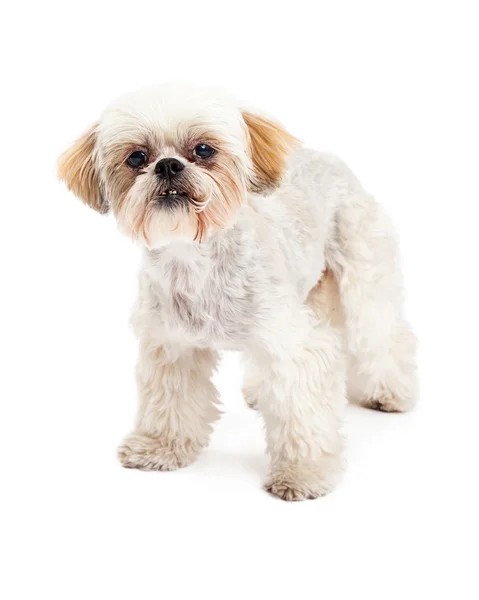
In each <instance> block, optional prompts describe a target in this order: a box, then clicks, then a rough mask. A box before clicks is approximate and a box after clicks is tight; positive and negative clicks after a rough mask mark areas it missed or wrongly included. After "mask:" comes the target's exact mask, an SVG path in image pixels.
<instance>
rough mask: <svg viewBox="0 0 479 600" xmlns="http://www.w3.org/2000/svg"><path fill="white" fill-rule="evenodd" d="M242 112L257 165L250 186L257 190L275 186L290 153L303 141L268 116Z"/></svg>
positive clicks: (254, 164)
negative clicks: (267, 117)
mask: <svg viewBox="0 0 479 600" xmlns="http://www.w3.org/2000/svg"><path fill="white" fill-rule="evenodd" d="M242 115H243V119H244V122H245V123H246V126H247V128H248V133H249V145H250V155H251V159H252V161H253V167H254V173H253V177H252V181H251V187H252V189H253V190H254V191H256V192H262V191H265V190H268V189H273V188H275V187H276V186H277V185H278V184H279V182H280V181H281V178H282V177H283V173H284V170H285V167H286V159H287V157H288V155H289V154H291V152H292V151H293V150H294V149H295V148H297V147H298V146H299V145H300V141H299V140H297V139H296V138H295V137H293V136H292V135H291V134H289V133H288V132H287V131H286V130H285V129H284V128H283V127H282V126H281V125H278V124H277V123H274V122H273V121H270V120H269V119H266V118H264V117H260V116H258V115H254V114H252V113H249V112H243V113H242Z"/></svg>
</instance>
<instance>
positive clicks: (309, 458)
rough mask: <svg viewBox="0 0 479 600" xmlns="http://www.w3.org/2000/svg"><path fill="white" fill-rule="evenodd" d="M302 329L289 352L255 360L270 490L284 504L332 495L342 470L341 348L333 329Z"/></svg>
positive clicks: (343, 401) (291, 344)
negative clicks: (264, 427) (268, 463)
mask: <svg viewBox="0 0 479 600" xmlns="http://www.w3.org/2000/svg"><path fill="white" fill-rule="evenodd" d="M298 329H299V328H295V333H294V334H293V335H294V336H295V337H296V336H297V332H298ZM300 329H301V330H302V333H301V336H300V338H299V339H296V340H290V341H289V342H288V344H287V346H288V347H287V350H286V352H285V346H283V348H282V349H281V350H280V351H279V352H275V351H270V352H268V353H267V355H266V356H265V355H262V356H261V355H257V356H256V357H255V358H256V363H257V365H256V366H257V367H260V369H261V372H262V378H261V379H262V382H261V385H260V386H259V385H258V383H259V380H258V378H257V374H256V383H257V387H256V390H255V395H256V398H257V403H258V409H259V410H260V412H261V413H262V414H263V417H264V421H265V426H266V436H267V445H268V451H269V454H270V457H271V474H270V477H269V479H268V481H267V483H266V489H267V490H268V491H269V492H271V493H272V494H274V495H276V496H278V497H279V498H281V499H283V500H304V499H308V498H317V497H318V496H322V495H324V494H326V493H328V492H329V491H330V490H331V489H332V488H333V487H334V485H335V483H336V481H337V479H338V476H339V475H340V473H341V471H342V469H343V436H342V431H341V426H342V419H343V412H344V406H345V403H346V399H345V369H344V359H343V352H342V348H341V343H340V340H339V339H338V337H337V334H336V333H335V332H334V330H333V329H332V328H331V327H329V326H327V325H323V324H320V323H319V322H315V323H313V324H312V325H310V326H307V327H304V324H302V325H301V326H300ZM283 331H284V328H283ZM277 350H279V348H277Z"/></svg>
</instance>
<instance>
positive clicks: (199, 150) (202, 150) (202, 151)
mask: <svg viewBox="0 0 479 600" xmlns="http://www.w3.org/2000/svg"><path fill="white" fill-rule="evenodd" d="M214 153H215V149H214V148H212V147H211V146H208V144H198V145H197V146H195V149H194V150H193V154H194V155H195V156H198V157H199V158H210V156H213V154H214Z"/></svg>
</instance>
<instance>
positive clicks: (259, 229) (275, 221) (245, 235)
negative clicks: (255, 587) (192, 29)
mask: <svg viewBox="0 0 479 600" xmlns="http://www.w3.org/2000/svg"><path fill="white" fill-rule="evenodd" d="M182 89H183V88H180V91H178V89H177V88H175V87H174V86H173V87H172V86H166V87H162V88H158V89H153V90H151V89H150V90H148V91H147V92H139V93H138V94H133V95H128V96H127V97H125V98H124V99H123V100H122V101H121V102H120V103H117V104H115V105H113V107H112V108H110V109H109V110H108V111H106V113H105V115H104V117H103V120H102V121H100V125H99V132H100V134H99V136H98V138H97V140H96V146H95V152H96V156H97V161H98V160H100V159H98V157H100V158H101V157H102V156H103V153H104V152H105V151H106V150H105V148H106V147H108V144H111V143H112V141H113V140H122V139H123V138H125V137H129V138H131V137H132V136H133V137H134V136H135V132H136V131H137V130H147V131H148V132H149V133H151V134H152V135H156V136H157V138H158V140H160V141H159V142H158V143H159V144H161V140H162V139H163V138H162V136H165V135H169V134H171V132H172V131H176V130H177V129H178V128H179V127H180V126H181V127H184V126H185V123H186V124H188V123H190V125H189V126H191V127H195V126H198V125H199V124H200V123H201V126H205V125H206V126H208V127H210V128H211V129H212V130H213V131H214V132H215V134H216V135H218V136H221V137H222V139H223V140H227V141H229V145H228V144H227V145H226V147H227V150H226V152H232V153H234V154H235V156H236V157H237V158H238V161H239V164H240V165H241V173H240V175H239V177H240V178H241V181H242V183H244V182H245V181H246V180H247V179H248V177H249V173H250V171H251V170H252V169H254V164H251V161H253V163H254V157H252V155H251V149H250V148H249V144H250V143H251V141H250V139H249V137H248V132H247V128H246V127H245V123H244V121H243V118H242V113H241V111H240V110H239V109H238V108H237V107H236V105H235V104H234V103H233V102H232V101H231V100H230V99H227V100H224V99H223V97H220V99H217V97H216V96H215V95H214V94H212V93H211V92H204V91H198V90H196V89H195V92H194V93H191V94H186V95H185V93H184V91H181V90H182ZM212 98H214V101H212V100H211V99H212ZM186 126H188V125H186ZM172 137H173V138H174V136H173V135H172V134H171V135H170V139H171V138H172ZM169 143H170V144H171V145H172V146H174V142H171V141H170V142H169ZM172 151H173V150H172ZM174 152H175V156H180V154H179V153H178V151H177V149H176V148H175V150H174ZM161 156H163V154H162V153H161V151H159V153H158V157H161ZM185 164H186V165H187V167H188V168H191V169H195V168H196V169H197V167H196V166H195V165H193V164H191V165H189V164H188V163H187V161H186V159H185ZM96 168H97V169H98V170H99V171H100V180H102V181H103V184H105V185H106V184H107V183H108V182H107V179H106V177H107V176H106V175H105V174H104V173H103V171H102V168H103V166H102V164H98V163H97V164H96ZM200 171H201V169H200V170H198V169H197V171H196V177H201V176H202V175H201V172H200ZM145 177H154V174H153V173H146V174H145ZM66 178H67V180H68V177H66ZM102 178H103V179H102ZM151 181H153V180H151ZM137 187H138V186H137ZM109 200H110V201H111V199H109ZM113 200H114V199H113ZM135 201H136V202H139V201H141V200H140V199H139V197H138V196H137V197H136V200H135ZM158 219H161V213H158ZM232 222H233V223H234V224H233V225H228V226H225V227H223V228H220V229H216V230H213V229H210V230H209V231H208V236H207V238H206V239H205V240H204V241H203V242H202V243H198V242H196V241H192V240H191V239H184V237H182V236H178V237H177V238H175V235H174V232H173V233H172V232H171V231H170V233H171V235H168V236H163V237H162V240H161V242H158V243H156V242H155V244H154V247H151V244H150V248H145V250H144V255H143V263H142V268H141V274H140V293H139V300H138V304H137V306H136V308H135V311H134V315H133V324H134V328H135V331H136V334H137V335H138V337H139V339H140V345H141V350H140V359H139V364H138V389H139V396H140V408H139V413H138V419H137V423H136V426H135V429H134V431H133V433H132V434H131V435H130V436H129V437H128V438H127V439H126V440H125V442H124V443H123V445H122V446H121V448H120V450H119V456H120V459H121V461H122V463H123V464H124V465H125V466H127V467H134V468H140V469H157V470H170V469H175V468H178V467H182V466H185V465H187V464H189V463H190V462H191V461H192V460H194V458H195V457H196V456H197V454H198V453H199V451H200V450H201V448H203V447H204V446H205V445H206V444H207V443H208V438H209V436H210V433H211V429H212V427H211V426H212V423H213V422H214V420H215V419H216V418H217V417H218V415H219V411H218V409H217V406H216V405H217V403H218V398H217V393H216V391H215V389H214V387H213V384H212V383H211V380H210V376H211V373H212V370H213V369H214V367H215V364H216V360H217V352H218V351H221V350H224V349H229V350H239V351H241V352H242V353H243V354H244V356H245V362H246V365H247V367H246V379H245V398H246V399H247V402H248V404H250V405H251V406H254V407H257V408H258V410H259V411H260V412H261V413H262V415H263V417H264V422H265V428H266V437H267V446H268V452H269V454H270V457H271V473H270V476H269V479H268V481H267V483H266V488H267V489H268V490H269V491H270V492H272V493H273V494H275V495H277V496H279V497H280V498H283V499H286V500H300V499H304V498H315V497H317V496H320V495H323V494H325V493H327V492H328V491H329V490H330V489H332V487H333V486H334V485H335V483H336V481H337V479H338V477H339V475H340V473H341V471H342V468H343V446H344V444H343V436H342V432H341V425H342V420H343V412H344V406H345V402H346V386H347V388H348V395H349V398H350V399H351V400H353V401H355V402H358V403H360V404H362V405H364V406H368V407H372V408H378V409H381V410H386V411H404V410H408V409H410V408H411V407H412V406H413V404H414V401H415V398H416V372H415V362H414V353H415V340H414V336H413V334H412V333H411V331H410V330H409V328H408V326H407V324H406V323H405V321H404V318H403V314H402V304H403V299H402V291H401V277H400V270H399V265H398V258H397V254H396V243H395V239H394V234H393V232H392V228H391V225H390V223H389V221H388V219H387V217H386V216H385V215H384V213H383V211H382V209H381V208H380V206H379V205H378V204H377V203H376V202H375V200H374V199H373V198H372V197H371V196H369V195H368V194H367V193H366V192H365V191H364V190H363V189H362V187H361V185H360V184H359V182H358V181H357V179H356V178H355V177H354V175H353V174H352V173H351V172H350V171H349V169H348V168H347V167H346V166H345V165H344V164H343V163H342V162H341V161H339V160H338V159H337V158H335V157H333V156H330V155H327V154H321V153H318V152H315V151H313V150H308V149H303V148H301V149H299V150H296V151H294V152H293V153H292V154H291V156H290V157H289V158H288V161H287V164H286V167H285V170H284V172H283V174H282V179H281V181H280V182H279V185H278V186H277V187H276V189H272V190H271V189H266V188H265V189H263V190H262V191H261V192H260V193H258V192H253V191H252V188H250V191H249V192H248V195H247V197H245V198H244V201H243V202H242V204H241V205H240V206H238V207H237V208H236V209H235V212H234V219H232ZM157 231H160V230H159V229H158V230H157ZM153 237H154V239H155V240H158V237H161V235H160V236H156V235H154V236H153ZM163 238H164V239H163ZM318 282H319V283H318Z"/></svg>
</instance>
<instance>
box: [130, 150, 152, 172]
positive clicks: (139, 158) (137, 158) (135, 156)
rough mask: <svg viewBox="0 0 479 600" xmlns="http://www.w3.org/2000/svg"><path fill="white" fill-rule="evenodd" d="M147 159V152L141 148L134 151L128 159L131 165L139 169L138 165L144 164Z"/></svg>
mask: <svg viewBox="0 0 479 600" xmlns="http://www.w3.org/2000/svg"><path fill="white" fill-rule="evenodd" d="M146 161H147V157H146V154H145V153H144V152H142V151H141V150H136V151H135V152H132V153H131V154H130V156H129V157H128V159H127V163H128V164H129V165H130V167H134V168H135V169H138V167H141V166H142V165H144V164H145V163H146Z"/></svg>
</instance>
